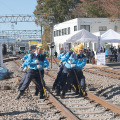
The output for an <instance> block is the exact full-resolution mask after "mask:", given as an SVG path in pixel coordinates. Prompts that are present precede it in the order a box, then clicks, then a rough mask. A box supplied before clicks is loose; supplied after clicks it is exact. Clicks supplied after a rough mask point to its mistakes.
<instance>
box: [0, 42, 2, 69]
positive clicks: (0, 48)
mask: <svg viewBox="0 0 120 120" xmlns="http://www.w3.org/2000/svg"><path fill="white" fill-rule="evenodd" d="M0 67H3V55H2V44H0Z"/></svg>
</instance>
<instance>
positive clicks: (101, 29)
mask: <svg viewBox="0 0 120 120" xmlns="http://www.w3.org/2000/svg"><path fill="white" fill-rule="evenodd" d="M99 31H107V26H99Z"/></svg>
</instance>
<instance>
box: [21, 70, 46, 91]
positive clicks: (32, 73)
mask: <svg viewBox="0 0 120 120" xmlns="http://www.w3.org/2000/svg"><path fill="white" fill-rule="evenodd" d="M42 71H43V70H42ZM42 71H40V72H41V74H40V73H39V70H33V69H29V70H28V71H27V73H26V74H25V76H24V77H23V78H24V80H23V83H22V82H21V83H22V86H21V87H20V91H25V90H26V88H27V87H28V86H29V84H30V82H31V81H32V80H33V79H34V80H35V81H34V83H35V84H36V87H37V88H38V89H39V90H41V91H43V85H42V82H41V77H42V78H43V76H44V72H42ZM40 75H41V77H40Z"/></svg>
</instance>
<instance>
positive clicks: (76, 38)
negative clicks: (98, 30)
mask: <svg viewBox="0 0 120 120" xmlns="http://www.w3.org/2000/svg"><path fill="white" fill-rule="evenodd" d="M97 41H98V38H97V36H95V35H93V34H92V33H90V32H88V31H87V30H85V29H82V30H80V31H77V32H76V33H75V34H73V35H72V36H71V37H69V38H68V39H67V40H66V42H68V43H71V42H82V43H84V42H97Z"/></svg>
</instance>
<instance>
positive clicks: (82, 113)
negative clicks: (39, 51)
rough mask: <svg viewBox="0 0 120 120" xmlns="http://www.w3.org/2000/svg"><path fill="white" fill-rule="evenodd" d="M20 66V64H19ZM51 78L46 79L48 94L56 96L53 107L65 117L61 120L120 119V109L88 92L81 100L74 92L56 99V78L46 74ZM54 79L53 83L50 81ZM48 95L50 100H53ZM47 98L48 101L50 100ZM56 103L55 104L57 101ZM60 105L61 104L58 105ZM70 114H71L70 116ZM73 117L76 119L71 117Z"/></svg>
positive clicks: (47, 73)
mask: <svg viewBox="0 0 120 120" xmlns="http://www.w3.org/2000/svg"><path fill="white" fill-rule="evenodd" d="M17 64H18V63H17ZM45 74H46V75H48V76H49V77H50V78H49V79H45V82H46V88H47V90H49V92H48V94H51V95H53V96H54V98H52V99H53V101H52V103H53V105H54V106H56V107H57V108H58V111H59V112H61V113H62V114H63V117H62V118H60V119H64V118H65V119H68V120H77V119H82V120H97V119H100V120H101V119H102V120H104V119H105V120H106V119H111V120H118V119H120V108H119V107H117V106H115V105H113V104H111V103H109V102H107V101H105V100H103V99H101V98H99V97H97V96H95V95H93V94H92V93H90V92H87V94H88V96H87V97H85V98H83V97H82V98H80V97H79V96H76V95H75V94H74V92H68V93H67V94H66V96H65V99H60V97H56V93H55V92H53V91H52V89H51V88H52V85H53V82H54V79H55V78H56V76H55V75H54V74H52V73H50V72H48V71H46V72H45ZM51 77H52V79H53V80H52V81H50V79H51ZM47 86H48V87H47ZM51 95H48V98H51V97H50V96H51ZM48 98H47V99H48ZM54 100H55V101H56V103H55V101H54ZM58 103H60V104H59V105H58ZM65 111H67V113H66V112H65ZM68 113H70V114H68ZM70 115H73V117H75V118H74V119H73V118H72V117H71V116H70Z"/></svg>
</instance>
